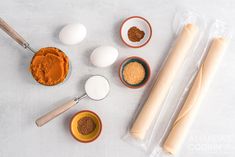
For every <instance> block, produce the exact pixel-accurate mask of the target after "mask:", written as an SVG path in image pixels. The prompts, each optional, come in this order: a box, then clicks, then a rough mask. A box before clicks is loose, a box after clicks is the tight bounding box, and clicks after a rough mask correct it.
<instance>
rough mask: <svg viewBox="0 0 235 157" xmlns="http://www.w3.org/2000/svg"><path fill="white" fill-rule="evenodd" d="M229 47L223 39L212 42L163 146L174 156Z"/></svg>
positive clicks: (219, 38)
mask: <svg viewBox="0 0 235 157" xmlns="http://www.w3.org/2000/svg"><path fill="white" fill-rule="evenodd" d="M227 45H228V40H226V39H224V38H222V37H218V38H214V39H213V40H212V42H211V45H210V47H209V49H208V52H207V55H206V58H205V60H204V61H203V63H202V64H201V66H200V69H199V71H198V73H197V75H196V77H195V79H194V81H193V83H192V86H191V89H190V91H189V93H188V96H187V98H186V100H185V102H184V104H183V107H182V109H181V110H180V112H179V114H178V116H177V118H176V120H175V121H174V123H173V126H172V128H171V131H170V133H169V134H168V136H167V138H166V140H165V142H164V144H163V149H164V150H165V151H167V152H169V153H171V154H173V155H175V154H177V152H178V151H179V149H180V147H181V145H182V143H183V141H184V139H185V137H186V135H187V132H188V130H189V128H190V126H191V124H192V121H193V119H194V118H195V115H196V113H197V110H198V108H199V106H200V102H201V100H202V98H203V96H204V95H205V93H206V91H207V89H208V86H209V84H210V82H211V80H212V77H213V75H214V73H215V71H216V68H217V66H218V63H219V61H220V60H221V58H222V55H223V53H224V51H225V49H226V47H227Z"/></svg>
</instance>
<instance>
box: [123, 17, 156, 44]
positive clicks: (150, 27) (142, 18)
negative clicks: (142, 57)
mask: <svg viewBox="0 0 235 157" xmlns="http://www.w3.org/2000/svg"><path fill="white" fill-rule="evenodd" d="M133 18H139V19H141V20H144V21H145V22H146V23H147V24H148V26H149V29H150V35H149V37H148V39H147V41H146V42H145V43H143V44H142V45H139V46H133V45H130V44H128V43H127V42H126V41H125V40H124V38H123V36H122V29H123V26H124V24H125V23H126V22H127V21H128V20H130V19H133ZM119 33H120V37H121V40H122V42H123V43H124V44H125V45H127V46H128V47H131V48H141V47H143V46H145V45H146V44H148V42H149V41H150V39H151V37H152V26H151V24H150V23H149V22H148V20H147V19H145V18H144V17H141V16H130V17H128V18H126V19H125V20H124V21H123V22H122V24H121V27H120V30H119Z"/></svg>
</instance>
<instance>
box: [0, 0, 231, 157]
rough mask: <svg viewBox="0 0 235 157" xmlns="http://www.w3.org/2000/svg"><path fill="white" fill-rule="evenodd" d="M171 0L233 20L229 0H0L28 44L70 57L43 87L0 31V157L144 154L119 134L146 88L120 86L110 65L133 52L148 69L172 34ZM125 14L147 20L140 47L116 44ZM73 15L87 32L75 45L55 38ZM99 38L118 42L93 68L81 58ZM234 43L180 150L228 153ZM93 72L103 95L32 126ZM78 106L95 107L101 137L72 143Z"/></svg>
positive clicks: (23, 54)
mask: <svg viewBox="0 0 235 157" xmlns="http://www.w3.org/2000/svg"><path fill="white" fill-rule="evenodd" d="M179 6H189V7H190V8H193V9H195V10H198V11H199V12H201V13H202V14H205V15H208V17H211V18H221V19H224V20H225V21H227V22H228V23H229V24H230V25H232V26H233V27H234V26H235V21H234V19H235V10H234V8H235V1H234V0H226V1H224V0H214V1H205V0H194V1H193V0H179V1H170V0H165V1H163V0H160V1H157V0H149V1H143V0H135V1H134V0H125V1H124V0H123V1H121V0H119V1H118V0H116V1H111V0H103V1H97V0H84V1H82V0H69V1H68V0H51V1H48V0H40V1H33V0H8V1H2V2H1V4H0V16H1V17H2V18H4V19H5V20H6V21H7V22H8V23H9V24H10V25H12V26H13V27H14V28H15V29H16V30H17V31H18V32H19V33H20V34H22V35H23V36H24V37H25V39H26V40H27V41H29V42H30V44H31V46H32V47H33V48H35V49H38V48H40V47H46V46H56V47H58V48H61V49H62V50H64V51H65V52H66V53H67V55H68V56H69V58H70V59H71V63H72V73H71V76H70V78H69V80H67V81H66V82H65V83H64V84H62V85H58V86H55V87H45V86H42V85H38V84H36V83H35V82H34V80H33V79H32V77H31V75H30V73H29V71H28V65H29V63H30V59H31V57H32V55H31V54H30V52H27V51H24V50H23V49H22V48H21V47H20V46H19V45H17V44H16V43H15V42H14V41H12V39H10V38H9V37H8V36H7V35H6V34H5V33H3V32H2V31H1V32H0V53H1V57H0V67H2V69H1V70H0V72H1V75H0V128H1V129H0V157H12V156H18V157H29V156H35V157H39V156H40V157H42V156H45V157H51V156H56V157H64V156H69V157H75V156H82V157H93V156H98V157H110V156H112V157H119V156H120V157H121V156H122V157H129V156H135V157H144V156H146V154H144V153H143V152H142V151H141V150H138V149H136V148H135V147H133V146H131V145H129V144H127V143H126V142H124V141H123V140H122V139H121V138H122V136H123V135H124V134H125V131H126V129H127V126H128V124H129V122H130V121H131V119H132V117H133V114H134V111H135V110H136V108H137V106H138V104H139V102H140V101H142V99H143V97H142V96H144V92H145V91H146V88H142V89H138V90H132V89H128V88H126V87H124V86H123V85H122V84H121V82H120V81H119V78H118V75H117V69H118V64H119V61H120V60H121V59H123V58H124V57H126V56H130V55H138V56H141V57H143V58H145V59H146V60H147V61H149V63H150V66H151V67H152V71H153V75H154V74H155V73H156V72H157V69H158V68H159V67H160V64H161V62H162V60H163V58H164V56H165V55H166V53H167V51H168V49H169V45H170V42H171V39H172V35H173V32H172V18H173V14H174V12H175V9H176V8H177V7H179ZM132 15H140V16H143V17H146V18H147V19H148V20H149V21H150V23H151V24H152V27H153V37H152V39H151V40H150V42H149V44H148V45H147V46H145V47H143V48H141V49H131V48H128V47H126V46H124V44H123V43H121V40H120V38H119V27H120V24H121V21H122V20H123V19H124V18H126V17H128V16H132ZM73 22H79V23H83V24H84V25H85V26H86V27H87V31H88V32H87V33H88V34H87V37H86V39H85V40H84V41H83V42H82V43H81V44H79V45H77V46H65V45H63V44H61V43H60V42H59V40H58V32H59V30H60V29H61V28H62V26H64V25H65V24H68V23H73ZM107 44H108V45H113V46H114V47H117V48H118V50H119V52H120V53H119V61H117V62H116V64H115V65H113V66H111V67H109V68H95V67H93V66H92V65H91V63H90V62H89V55H90V53H91V52H92V50H93V49H94V48H95V47H97V46H100V45H107ZM234 49H235V41H234V39H233V40H232V43H231V45H230V48H229V50H228V51H227V53H226V55H225V56H224V58H223V61H222V63H221V65H220V67H219V69H218V72H217V74H216V77H215V79H214V80H213V83H212V85H211V87H210V90H209V92H208V94H207V97H206V98H205V99H204V101H203V104H202V107H201V109H200V113H199V115H198V116H197V119H196V121H195V123H194V124H193V126H192V129H191V132H190V134H189V135H188V138H187V140H186V141H185V144H184V146H183V148H182V150H181V153H180V155H181V156H185V157H188V156H191V157H193V156H195V157H196V156H199V155H200V156H207V157H208V156H213V157H214V156H218V157H219V156H234V154H235V142H234V141H235V125H234V121H235V105H234V103H235V99H234V93H235V83H234V80H235V72H234V71H235V65H234V60H235V53H234V52H233V51H234ZM93 74H101V75H104V76H106V77H107V78H108V79H109V81H110V83H111V93H110V94H109V96H108V97H107V98H106V99H105V100H102V101H99V102H94V101H92V100H88V99H86V100H82V102H80V103H79V105H77V106H76V107H74V108H73V109H71V110H69V111H68V112H66V113H65V114H63V115H62V116H60V117H59V118H57V119H55V120H53V122H51V123H49V124H47V125H45V126H44V127H42V128H37V127H36V125H35V124H34V121H35V119H36V118H37V117H39V116H40V115H42V114H43V113H45V112H46V111H48V110H50V109H52V108H54V107H55V106H56V105H58V104H59V103H61V102H64V101H65V100H68V99H70V98H72V97H73V96H75V95H81V94H83V92H84V89H83V86H84V83H85V80H86V79H87V78H88V77H89V76H90V75H93ZM152 78H153V77H152ZM151 81H152V79H151ZM151 81H150V82H149V84H150V83H151ZM146 87H148V86H146ZM141 97H142V98H141ZM83 109H90V110H93V111H95V112H96V113H97V114H99V115H100V117H101V119H102V122H103V132H102V134H101V136H100V137H99V139H98V140H97V141H95V142H93V143H90V144H81V143H78V142H77V141H75V140H74V139H73V138H72V136H71V135H70V132H69V121H70V118H71V116H72V115H73V114H74V113H76V112H77V111H80V110H83Z"/></svg>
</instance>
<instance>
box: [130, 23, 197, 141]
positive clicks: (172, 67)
mask: <svg viewBox="0 0 235 157" xmlns="http://www.w3.org/2000/svg"><path fill="white" fill-rule="evenodd" d="M197 36H198V26H196V25H195V24H192V23H186V24H185V25H183V26H182V28H181V31H180V33H179V34H178V37H177V39H176V41H175V43H174V45H173V47H172V48H171V51H170V53H169V55H168V57H167V59H166V60H165V63H164V65H163V67H162V68H161V70H160V72H159V74H158V77H157V80H156V82H155V84H154V85H153V87H152V89H151V92H150V94H149V96H148V98H147V100H146V102H145V103H144V105H143V107H142V109H141V111H140V112H139V114H138V116H137V118H136V119H135V121H134V123H133V125H132V127H131V128H130V130H129V133H130V135H131V136H132V137H134V138H135V139H138V140H143V139H144V138H145V136H146V133H147V131H148V130H149V128H150V126H151V124H152V123H153V121H154V119H155V118H156V115H157V114H158V113H159V111H160V109H161V105H162V103H163V102H164V99H165V97H166V96H167V93H168V91H169V89H170V87H171V84H172V82H173V80H174V78H175V76H176V75H177V72H178V70H179V69H180V66H181V65H182V63H183V61H184V59H185V57H186V56H187V54H188V53H189V52H190V50H192V45H193V44H194V40H195V39H196V37H197Z"/></svg>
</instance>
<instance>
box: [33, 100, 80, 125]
mask: <svg viewBox="0 0 235 157" xmlns="http://www.w3.org/2000/svg"><path fill="white" fill-rule="evenodd" d="M76 103H77V101H76V100H70V101H68V102H67V103H65V104H63V105H62V106H59V107H58V108H56V109H54V110H52V111H51V112H48V113H47V114H45V115H43V116H42V117H40V118H39V119H37V120H36V124H37V126H38V127H40V126H43V125H44V124H46V123H47V122H49V121H50V120H52V119H54V118H55V117H57V116H59V115H60V114H61V113H63V112H65V111H67V110H68V109H70V108H71V107H73V106H74V105H75V104H76Z"/></svg>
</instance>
